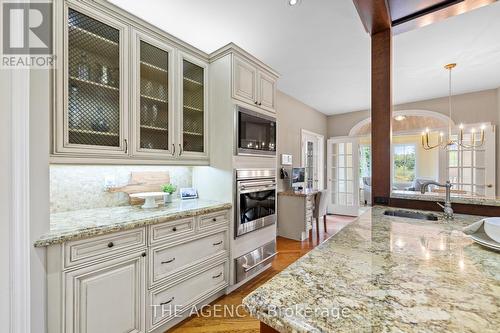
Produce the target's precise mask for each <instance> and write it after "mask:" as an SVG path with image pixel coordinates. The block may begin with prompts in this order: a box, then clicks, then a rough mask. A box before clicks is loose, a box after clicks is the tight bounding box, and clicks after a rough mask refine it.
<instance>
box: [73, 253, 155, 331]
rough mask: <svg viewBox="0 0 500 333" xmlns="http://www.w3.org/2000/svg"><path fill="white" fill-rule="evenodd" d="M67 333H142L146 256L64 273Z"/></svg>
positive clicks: (132, 257)
mask: <svg viewBox="0 0 500 333" xmlns="http://www.w3.org/2000/svg"><path fill="white" fill-rule="evenodd" d="M65 282H66V295H65V311H66V324H65V326H66V330H65V332H66V333H129V332H134V333H135V332H145V320H144V313H145V311H144V309H145V257H144V256H143V253H142V252H141V253H136V254H132V255H128V256H125V257H121V258H118V259H114V260H109V261H106V262H103V263H101V264H96V265H92V266H90V267H85V268H81V269H78V270H75V271H72V272H67V273H65Z"/></svg>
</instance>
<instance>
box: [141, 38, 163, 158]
mask: <svg viewBox="0 0 500 333" xmlns="http://www.w3.org/2000/svg"><path fill="white" fill-rule="evenodd" d="M140 49H141V51H140V52H141V59H140V73H141V82H140V86H141V88H140V89H141V97H140V108H141V111H140V128H141V129H140V131H141V134H140V138H141V140H140V145H141V148H146V149H159V150H168V147H169V143H168V100H167V96H168V73H167V70H168V53H167V52H166V51H163V50H161V49H159V48H157V47H154V46H152V45H150V44H148V43H146V42H143V41H141V44H140Z"/></svg>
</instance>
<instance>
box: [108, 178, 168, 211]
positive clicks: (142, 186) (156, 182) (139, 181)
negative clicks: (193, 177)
mask: <svg viewBox="0 0 500 333" xmlns="http://www.w3.org/2000/svg"><path fill="white" fill-rule="evenodd" d="M168 183H170V174H169V173H168V171H136V172H131V174H130V180H129V182H128V184H127V185H125V186H119V187H111V188H109V189H108V192H124V193H127V194H128V195H129V202H130V204H131V205H142V204H143V203H144V199H140V198H130V194H134V193H141V192H161V186H162V185H164V184H168Z"/></svg>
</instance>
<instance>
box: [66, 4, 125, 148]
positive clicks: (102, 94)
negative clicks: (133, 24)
mask: <svg viewBox="0 0 500 333" xmlns="http://www.w3.org/2000/svg"><path fill="white" fill-rule="evenodd" d="M68 44H69V46H68V74H69V78H68V132H69V133H68V136H69V142H70V143H73V144H84V145H96V146H109V147H119V146H120V90H119V87H120V82H119V80H120V31H119V30H118V29H115V28H112V27H110V26H108V25H106V24H104V23H102V22H99V21H97V20H95V19H93V18H91V17H89V16H86V15H84V14H82V13H79V12H77V11H75V10H73V9H69V13H68Z"/></svg>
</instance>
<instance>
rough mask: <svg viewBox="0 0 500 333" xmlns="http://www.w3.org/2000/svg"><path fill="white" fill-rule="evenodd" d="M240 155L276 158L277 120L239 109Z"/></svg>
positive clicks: (238, 145) (238, 139)
mask: <svg viewBox="0 0 500 333" xmlns="http://www.w3.org/2000/svg"><path fill="white" fill-rule="evenodd" d="M236 128H237V130H236V133H237V134H236V140H237V145H236V146H237V153H238V155H264V156H276V118H274V117H271V116H268V115H265V114H262V113H259V112H256V111H252V110H248V109H245V108H242V107H240V106H238V107H237V124H236Z"/></svg>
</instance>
